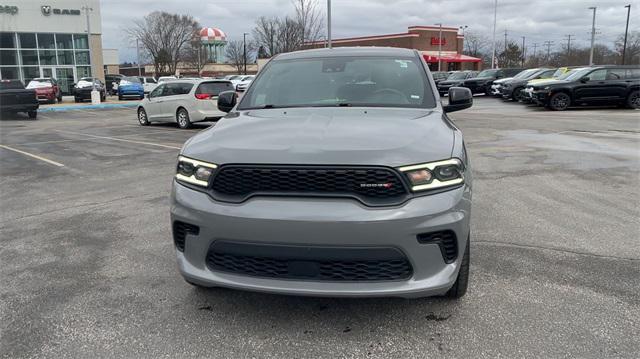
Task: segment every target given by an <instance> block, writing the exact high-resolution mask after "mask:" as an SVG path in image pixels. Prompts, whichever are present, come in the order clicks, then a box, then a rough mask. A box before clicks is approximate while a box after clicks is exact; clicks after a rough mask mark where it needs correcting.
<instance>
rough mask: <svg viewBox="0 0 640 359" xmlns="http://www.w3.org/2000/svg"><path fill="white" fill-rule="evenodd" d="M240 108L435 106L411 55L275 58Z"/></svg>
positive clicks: (422, 75)
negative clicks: (398, 56) (396, 56)
mask: <svg viewBox="0 0 640 359" xmlns="http://www.w3.org/2000/svg"><path fill="white" fill-rule="evenodd" d="M263 71H264V72H263V73H262V74H261V75H260V76H259V77H258V78H257V79H255V80H254V82H253V85H252V86H251V88H250V90H249V93H247V95H246V96H245V97H244V98H243V99H242V102H241V103H240V105H239V107H238V108H239V109H241V110H243V109H251V108H275V107H308V106H313V107H317V106H384V107H434V106H435V98H434V97H433V96H432V95H431V91H430V90H429V84H428V82H427V81H426V73H425V71H424V68H423V67H422V63H420V62H419V61H418V60H417V59H415V58H411V57H401V58H395V57H373V56H372V57H350V56H345V57H332V58H309V59H293V60H280V61H277V60H276V61H272V62H270V63H269V64H268V65H267V66H266V68H265V69H264V70H263Z"/></svg>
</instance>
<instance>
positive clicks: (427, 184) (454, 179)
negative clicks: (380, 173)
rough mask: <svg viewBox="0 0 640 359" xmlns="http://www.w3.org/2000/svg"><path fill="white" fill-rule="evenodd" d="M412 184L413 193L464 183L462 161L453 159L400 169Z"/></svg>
mask: <svg viewBox="0 0 640 359" xmlns="http://www.w3.org/2000/svg"><path fill="white" fill-rule="evenodd" d="M399 170H400V172H402V173H404V175H405V176H406V177H407V179H408V180H409V182H410V183H411V190H412V191H413V192H420V191H426V190H433V189H438V188H444V187H449V186H456V185H460V184H462V183H464V166H463V164H462V161H460V160H459V159H457V158H452V159H449V160H444V161H437V162H429V163H423V164H418V165H412V166H405V167H400V168H399Z"/></svg>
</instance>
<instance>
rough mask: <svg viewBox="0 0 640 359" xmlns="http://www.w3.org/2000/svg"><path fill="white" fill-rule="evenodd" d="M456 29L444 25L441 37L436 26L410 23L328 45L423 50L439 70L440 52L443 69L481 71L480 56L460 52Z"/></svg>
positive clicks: (320, 43) (461, 40)
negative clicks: (396, 30) (400, 28)
mask: <svg viewBox="0 0 640 359" xmlns="http://www.w3.org/2000/svg"><path fill="white" fill-rule="evenodd" d="M458 30H459V29H458V28H457V27H444V26H443V27H442V37H441V36H440V27H439V26H410V27H409V28H408V31H407V32H404V33H399V34H386V35H374V36H363V37H350V38H342V39H333V40H332V41H331V44H332V46H334V47H340V46H387V47H402V48H407V49H416V50H419V51H420V52H421V53H422V56H423V57H424V59H425V60H426V61H427V63H428V64H429V68H430V69H431V70H432V71H436V70H437V69H438V54H439V53H440V55H441V58H440V60H441V61H442V63H441V65H440V67H441V69H442V71H453V70H480V69H481V67H482V59H479V58H476V57H471V56H466V55H463V54H462V52H463V49H464V35H462V34H459V33H458ZM440 44H442V45H440ZM325 46H326V41H325V40H322V41H315V42H312V43H308V44H307V47H308V48H319V47H325ZM440 47H441V48H440ZM439 50H440V51H439Z"/></svg>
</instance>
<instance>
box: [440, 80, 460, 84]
mask: <svg viewBox="0 0 640 359" xmlns="http://www.w3.org/2000/svg"><path fill="white" fill-rule="evenodd" d="M464 81H465V80H444V81H440V82H438V84H439V85H458V84H462V83H463V82H464Z"/></svg>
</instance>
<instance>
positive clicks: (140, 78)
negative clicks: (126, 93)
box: [138, 77, 144, 85]
mask: <svg viewBox="0 0 640 359" xmlns="http://www.w3.org/2000/svg"><path fill="white" fill-rule="evenodd" d="M138 80H140V83H141V84H143V85H144V77H138Z"/></svg>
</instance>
